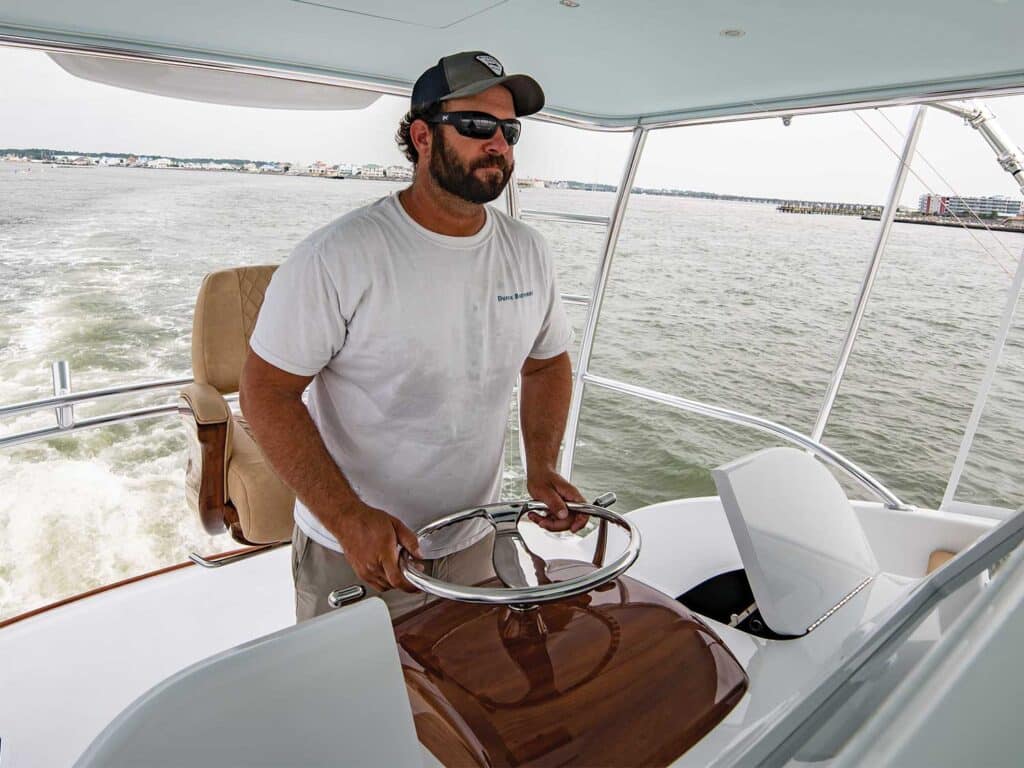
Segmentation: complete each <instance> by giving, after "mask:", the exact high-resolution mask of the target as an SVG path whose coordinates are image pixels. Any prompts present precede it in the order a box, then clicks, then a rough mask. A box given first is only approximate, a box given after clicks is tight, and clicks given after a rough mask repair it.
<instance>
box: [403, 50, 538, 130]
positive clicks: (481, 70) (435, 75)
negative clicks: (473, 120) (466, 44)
mask: <svg viewBox="0 0 1024 768" xmlns="http://www.w3.org/2000/svg"><path fill="white" fill-rule="evenodd" d="M496 85H503V86H505V87H506V88H508V89H509V91H511V92H512V102H513V104H514V106H515V110H516V117H522V116H524V115H532V114H533V113H534V112H539V111H540V110H542V109H543V108H544V91H543V90H542V89H541V87H540V84H538V83H537V81H536V80H534V79H533V78H532V77H530V76H529V75H506V74H505V68H504V67H503V66H502V65H501V62H500V61H498V60H497V59H496V58H494V57H493V56H491V55H490V54H489V53H485V52H484V51H463V52H462V53H453V54H452V55H451V56H445V57H443V58H441V59H440V60H439V61H438V62H437V64H435V65H434V66H432V67H431V68H430V69H428V70H427V71H426V72H424V73H423V74H422V75H420V76H419V79H418V80H416V84H415V85H414V86H413V88H412V108H413V109H425V108H427V107H430V106H431V105H434V104H437V103H439V102H441V101H443V100H444V99H459V98H462V97H463V96H475V95H476V94H478V93H483V92H484V91H486V90H487V89H488V88H493V87H494V86H496Z"/></svg>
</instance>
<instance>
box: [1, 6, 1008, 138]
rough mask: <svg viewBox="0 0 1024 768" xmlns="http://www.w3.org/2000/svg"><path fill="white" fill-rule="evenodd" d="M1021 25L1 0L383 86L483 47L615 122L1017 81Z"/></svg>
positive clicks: (16, 37) (237, 63)
mask: <svg viewBox="0 0 1024 768" xmlns="http://www.w3.org/2000/svg"><path fill="white" fill-rule="evenodd" d="M1021 29H1024V4H1021V3H1016V2H1010V1H1009V0H978V2H971V3H968V2H963V0H902V1H901V2H897V3H894V2H892V0H861V1H860V2H847V3H823V2H820V0H787V2H771V1H764V2H750V0H695V1H691V2H674V1H672V0H664V1H663V2H654V1H652V2H643V3H626V2H621V0H435V1H432V2H423V0H416V1H415V2H408V1H404V2H403V1H397V0H396V1H389V0H373V1H372V2H371V1H370V0H262V1H261V2H258V3H254V2H251V0H202V1H201V2H200V0H184V1H181V2H168V1H167V0H132V2H128V3H126V2H123V0H87V1H85V0H83V2H73V3H71V2H66V1H64V0H32V2H25V1H24V0H0V42H8V43H15V44H27V45H40V44H45V45H46V46H47V47H50V48H51V49H54V48H58V49H59V48H63V50H69V49H70V50H78V49H82V48H85V49H96V48H106V49H109V50H110V51H122V52H132V53H135V54H143V55H145V56H149V57H159V58H168V59H171V60H176V61H191V62H206V63H207V64H213V65H215V66H231V67H241V68H246V69H247V70H249V71H263V70H272V71H274V72H277V73H284V74H286V76H291V77H293V78H294V77H296V76H300V77H301V78H302V79H311V80H313V81H314V82H326V83H332V84H337V85H349V86H350V87H351V86H355V87H356V88H366V87H369V88H371V89H372V90H378V91H383V92H386V93H396V94H407V93H408V91H409V88H410V87H411V85H412V83H413V81H414V80H415V79H416V77H417V76H418V75H419V74H420V73H421V72H422V71H423V70H424V69H426V68H427V67H428V66H430V65H431V64H433V63H434V62H436V61H437V59H438V58H439V57H440V56H442V55H444V54H448V53H452V52H456V51H461V50H485V51H488V52H490V53H492V54H493V55H494V56H496V57H497V58H498V59H499V60H501V61H502V62H503V63H504V64H505V66H506V67H507V69H508V71H510V72H526V73H529V74H531V75H533V76H534V77H536V78H537V79H538V80H539V81H540V82H541V84H542V85H543V86H544V89H545V91H546V93H547V103H548V106H547V108H546V109H545V112H544V114H545V115H547V116H548V117H549V118H552V119H561V120H567V121H571V122H583V123H587V124H590V125H595V126H601V127H606V128H627V127H629V126H632V125H636V124H638V123H640V124H648V125H659V124H667V123H671V122H675V121H682V120H693V119H705V118H715V117H724V116H729V115H735V114H753V113H765V112H767V113H772V112H786V111H796V110H800V109H806V108H828V107H834V106H840V105H854V104H861V105H863V104H870V103H878V102H891V101H892V100H908V101H909V100H921V99H927V98H932V97H940V96H941V97H949V96H953V95H956V94H957V93H960V92H966V91H974V92H988V91H1003V90H1007V89H1014V88H1020V87H1022V86H1024V57H1021V55H1020V39H1019V37H1020V35H1019V32H1020V30H1021Z"/></svg>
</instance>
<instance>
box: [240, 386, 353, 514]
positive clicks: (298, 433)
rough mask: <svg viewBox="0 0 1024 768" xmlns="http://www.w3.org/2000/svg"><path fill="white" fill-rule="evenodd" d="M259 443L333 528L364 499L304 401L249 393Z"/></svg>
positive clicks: (279, 471) (247, 404)
mask: <svg viewBox="0 0 1024 768" xmlns="http://www.w3.org/2000/svg"><path fill="white" fill-rule="evenodd" d="M245 408H246V414H247V416H246V417H247V419H248V421H249V425H250V427H252V430H253V434H254V435H255V437H256V441H257V443H258V444H259V446H260V449H261V450H262V451H263V454H264V455H265V456H266V458H267V460H268V461H269V462H270V464H271V466H272V467H273V468H274V471H275V472H276V473H277V474H278V476H279V477H280V478H281V479H282V480H283V481H284V482H285V484H286V485H287V486H288V487H289V488H291V489H292V490H293V491H295V494H296V495H297V496H298V497H299V500H300V501H302V503H303V504H305V505H306V507H308V508H309V510H310V511H312V512H313V514H314V515H316V516H317V518H319V520H320V521H321V522H322V523H323V524H324V525H325V526H326V527H327V529H328V530H330V531H336V530H338V523H339V522H340V520H341V518H342V516H343V515H344V511H345V509H347V508H348V507H350V506H351V505H352V504H355V503H358V502H359V499H358V497H357V496H356V494H355V491H353V490H352V486H350V485H349V483H348V480H346V479H345V476H344V474H342V471H341V469H340V468H339V467H338V465H337V464H336V463H335V462H334V459H333V458H331V455H330V453H328V452H327V447H326V446H325V445H324V441H323V438H321V437H320V433H319V431H317V428H316V425H315V424H314V423H313V419H312V418H311V417H310V415H309V411H308V410H307V409H306V406H305V405H304V404H303V402H302V400H301V399H296V398H293V397H290V396H286V395H282V394H277V393H274V392H263V391H256V392H253V391H249V392H247V393H246V398H245Z"/></svg>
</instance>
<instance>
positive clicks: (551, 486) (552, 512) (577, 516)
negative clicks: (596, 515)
mask: <svg viewBox="0 0 1024 768" xmlns="http://www.w3.org/2000/svg"><path fill="white" fill-rule="evenodd" d="M526 490H527V491H529V493H530V496H531V497H532V498H534V499H536V500H537V501H542V502H544V504H546V505H547V508H548V514H547V516H546V517H545V516H543V515H540V514H538V513H536V512H530V513H529V514H528V515H527V517H529V518H530V520H532V521H533V522H535V523H536V524H537V525H539V526H540V527H541V528H543V529H545V530H547V531H572V532H573V533H576V532H577V531H578V530H580V529H581V528H582V527H583V526H584V525H586V524H587V519H588V517H589V516H588V515H585V514H583V513H581V512H570V511H569V509H568V508H567V507H566V506H565V502H567V501H577V502H581V503H584V504H585V503H586V500H585V499H584V498H583V494H581V493H580V492H579V491H578V490H577V489H576V486H574V485H573V484H572V483H570V482H569V481H568V480H566V479H565V478H564V477H562V476H561V475H560V474H558V473H557V472H555V470H553V469H542V470H533V471H528V472H527V476H526Z"/></svg>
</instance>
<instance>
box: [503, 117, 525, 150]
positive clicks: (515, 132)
mask: <svg viewBox="0 0 1024 768" xmlns="http://www.w3.org/2000/svg"><path fill="white" fill-rule="evenodd" d="M522 129H523V128H522V126H521V125H520V124H519V123H518V121H517V122H514V123H512V122H507V123H502V126H501V132H502V133H503V134H505V141H506V142H508V145H509V146H510V147H511V146H512V145H513V144H515V143H516V142H517V141H519V133H520V132H521V131H522Z"/></svg>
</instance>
